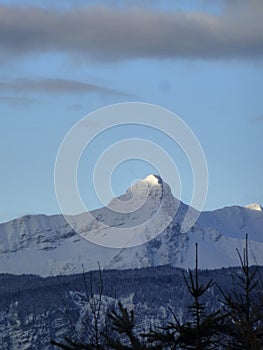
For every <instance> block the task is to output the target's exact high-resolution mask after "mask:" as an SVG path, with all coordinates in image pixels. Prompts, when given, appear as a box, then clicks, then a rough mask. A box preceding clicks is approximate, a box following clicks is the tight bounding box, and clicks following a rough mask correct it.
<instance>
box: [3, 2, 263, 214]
mask: <svg viewBox="0 0 263 350" xmlns="http://www.w3.org/2000/svg"><path fill="white" fill-rule="evenodd" d="M233 3H235V4H234V5H233ZM262 15H263V5H262V2H261V1H260V0H258V1H257V0H253V1H250V2H247V1H239V0H237V1H236V2H229V1H224V0H222V1H220V0H216V1H213V2H211V1H205V0H202V1H180V0H176V1H174V0H173V1H172V0H171V1H158V0H156V1H127V2H123V1H109V2H107V5H106V2H101V1H70V0H68V1H66V0H65V1H59V2H55V5H54V2H52V1H39V2H38V3H37V5H36V3H35V2H33V1H23V2H22V1H10V0H9V1H0V60H1V66H0V118H1V128H0V136H1V137H0V159H1V166H2V168H1V177H0V179H1V181H0V194H1V202H0V221H6V220H9V219H12V218H15V217H18V216H22V215H24V214H36V213H45V214H53V213H58V212H59V208H58V205H57V202H56V197H55V191H54V185H53V174H54V164H55V159H56V154H57V151H58V148H59V145H60V143H61V142H62V140H63V137H64V136H65V134H66V133H67V131H68V130H69V129H70V128H71V127H72V126H73V125H74V124H75V123H76V122H78V121H79V120H80V119H81V118H82V117H84V116H85V115H87V114H88V113H90V112H92V111H94V110H96V109H98V108H101V107H104V106H107V105H109V104H114V103H120V102H128V101H139V102H146V103H153V104H156V105H159V106H162V107H164V108H167V109H169V110H171V111H172V112H174V113H175V114H177V115H178V116H180V117H181V118H182V119H183V120H185V122H186V123H187V124H188V125H189V126H190V127H191V129H192V130H193V132H194V133H195V134H196V136H197V137H198V139H199V141H200V143H201V145H202V147H203V149H204V151H205V154H206V157H207V162H208V170H209V191H208V197H207V202H206V206H205V209H207V210H211V209H215V208H219V207H223V206H226V205H233V204H237V205H246V204H249V203H252V202H258V203H260V204H263V190H262V173H263V165H262V149H263V138H262V134H263V108H262V107H263V106H262V104H263V102H262V101H263V64H262V58H263V24H262V20H261V19H262ZM128 136H130V137H145V138H147V139H150V140H153V141H154V142H157V143H159V144H160V146H161V147H164V148H165V149H167V151H169V152H170V153H171V156H172V157H173V158H174V160H175V162H176V164H177V166H178V169H179V172H180V176H181V179H182V200H183V201H185V202H186V203H189V201H190V198H191V193H192V177H191V169H190V168H189V165H188V164H187V161H186V159H185V157H184V155H183V154H182V153H180V151H179V150H178V148H176V145H170V144H169V142H167V141H166V140H164V139H163V138H162V137H158V135H156V134H155V133H154V132H152V133H151V132H149V131H147V133H146V134H145V130H143V129H140V128H138V127H132V126H130V127H129V129H127V128H126V129H125V130H122V131H116V132H115V133H113V134H112V135H111V134H109V133H108V134H107V135H105V137H104V138H101V140H100V141H99V145H100V149H101V150H103V148H104V147H107V146H108V145H110V144H111V143H112V142H116V141H118V140H120V139H121V138H122V137H128ZM173 147H174V148H173ZM97 157H98V152H97V153H96V152H95V148H94V152H92V151H90V153H89V154H88V153H87V155H86V156H85V155H84V157H83V159H82V163H81V164H80V169H79V170H80V172H81V174H80V176H79V181H80V187H81V189H82V191H83V197H84V198H85V203H86V205H87V207H88V209H94V208H96V207H98V206H100V203H99V201H98V200H97V198H96V194H95V192H94V189H93V186H92V176H91V174H92V169H93V167H94V163H95V161H96V158H97ZM152 171H153V169H152V168H151V167H150V166H148V165H147V164H145V163H143V162H141V161H136V160H131V161H130V162H128V161H127V162H125V163H123V164H122V165H120V166H119V167H118V168H117V169H116V170H115V172H114V173H113V176H112V187H113V191H114V193H115V194H116V195H119V194H121V193H122V192H123V191H125V189H126V188H127V187H128V186H130V184H131V183H132V182H133V181H134V179H138V178H144V177H146V176H147V175H148V174H149V173H151V172H152ZM164 180H165V179H164Z"/></svg>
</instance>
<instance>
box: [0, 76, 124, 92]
mask: <svg viewBox="0 0 263 350" xmlns="http://www.w3.org/2000/svg"><path fill="white" fill-rule="evenodd" d="M0 91H13V92H19V93H23V92H31V93H32V92H36V93H46V94H50V93H51V94H54V93H57V94H73V93H92V92H96V93H106V94H112V95H125V93H123V92H120V91H117V90H114V89H110V88H107V87H104V86H99V85H96V84H89V83H86V82H81V81H77V80H67V79H51V78H45V79H24V78H20V79H15V80H5V81H3V80H2V81H0Z"/></svg>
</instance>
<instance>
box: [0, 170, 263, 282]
mask: <svg viewBox="0 0 263 350" xmlns="http://www.w3.org/2000/svg"><path fill="white" fill-rule="evenodd" d="M188 209H189V207H188V206H187V205H185V204H184V203H182V202H180V201H179V200H177V199H176V198H174V197H173V195H172V193H171V190H170V187H169V185H167V184H166V183H165V182H163V181H162V179H161V178H160V177H159V176H156V175H149V176H148V177H147V178H146V179H144V180H141V181H138V182H137V183H135V184H134V185H133V186H132V187H131V188H129V189H128V190H127V191H126V193H125V194H123V195H121V196H120V197H118V198H114V199H113V200H112V201H111V202H110V203H109V205H108V206H107V207H104V208H101V209H97V210H94V211H92V212H90V213H88V214H86V213H84V214H81V215H77V216H74V217H72V218H71V222H72V226H73V228H72V227H71V226H70V225H69V224H68V223H67V221H66V220H65V219H64V217H63V216H62V215H54V216H45V215H33V216H32V215H31V216H24V217H22V218H19V219H16V220H13V221H10V222H7V223H3V224H0V251H1V255H0V272H9V273H15V274H17V273H18V274H19V273H35V274H38V275H42V276H48V275H56V274H72V273H77V272H80V271H81V266H82V265H84V266H85V269H86V270H87V271H88V270H92V269H96V268H97V262H98V261H99V262H100V264H101V266H102V267H103V268H118V269H124V268H141V267H150V266H159V265H165V264H171V265H173V266H178V267H192V266H194V245H195V242H198V243H199V251H200V254H202V257H203V258H202V261H201V262H200V267H201V268H219V267H226V266H236V265H238V264H239V261H238V257H237V255H236V252H235V250H236V248H238V249H240V251H241V250H242V249H243V247H244V239H245V234H246V233H248V235H249V240H250V242H249V246H250V249H251V251H253V254H251V257H250V261H251V264H254V263H255V262H257V263H258V264H263V212H262V210H261V207H260V206H259V205H252V206H248V207H239V206H233V207H226V208H223V209H218V210H215V211H211V212H203V213H201V215H200V217H199V219H198V221H197V222H196V223H195V225H194V226H193V227H192V228H191V229H190V230H189V231H188V232H186V233H181V225H182V222H183V220H184V218H185V215H186V212H187V211H188ZM192 211H193V212H194V211H195V210H194V209H192ZM127 228H128V229H130V230H131V231H130V232H134V235H137V236H139V237H141V238H142V241H143V240H144V241H147V242H146V243H144V244H141V245H137V246H135V247H131V248H119V249H116V248H114V249H112V248H107V247H105V246H100V245H97V244H94V243H91V242H90V241H89V239H91V240H93V242H94V240H95V241H99V242H102V243H103V242H106V245H107V242H111V239H112V237H113V234H114V232H115V231H114V230H116V229H117V230H118V234H120V235H121V236H119V237H120V239H122V238H123V237H125V232H127V231H126V229H127ZM76 230H77V231H78V232H81V235H80V234H77V233H76V232H75V231H76ZM83 237H84V238H83ZM117 237H118V236H117ZM152 237H154V238H153V239H151V238H152ZM85 238H87V239H85ZM124 242H125V240H124ZM124 246H125V245H124Z"/></svg>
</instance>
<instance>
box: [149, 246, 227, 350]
mask: <svg viewBox="0 0 263 350" xmlns="http://www.w3.org/2000/svg"><path fill="white" fill-rule="evenodd" d="M183 278H184V281H185V284H186V286H187V290H188V292H189V293H190V295H191V297H192V298H193V303H192V305H190V306H189V307H188V309H189V316H191V317H190V320H189V321H187V322H185V323H182V324H181V323H180V322H179V320H178V318H177V317H176V315H175V313H173V312H172V314H173V317H174V321H173V322H169V323H168V325H167V326H165V327H163V328H161V329H160V331H154V330H153V331H151V332H150V333H149V334H146V335H145V336H146V337H147V338H148V340H149V341H150V342H152V343H154V344H159V345H162V346H163V347H164V348H165V347H166V348H168V347H170V348H172V349H196V350H204V349H209V350H210V349H218V344H219V333H220V329H221V327H222V325H223V316H222V315H221V314H220V312H219V311H216V312H213V313H209V314H206V313H205V307H204V305H203V303H202V302H201V298H202V297H203V295H204V294H205V293H206V292H207V291H208V290H209V288H211V286H212V285H213V281H212V280H210V281H209V282H208V283H206V284H202V283H200V281H199V271H198V245H197V243H196V263H195V270H194V272H193V271H191V270H189V278H187V277H186V275H185V273H183Z"/></svg>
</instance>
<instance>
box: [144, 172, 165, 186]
mask: <svg viewBox="0 0 263 350" xmlns="http://www.w3.org/2000/svg"><path fill="white" fill-rule="evenodd" d="M143 181H145V182H147V183H148V184H149V185H152V186H158V185H162V183H163V180H162V178H161V177H160V176H159V175H152V174H151V175H148V176H147V177H146V178H145V179H144V180H143Z"/></svg>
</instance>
